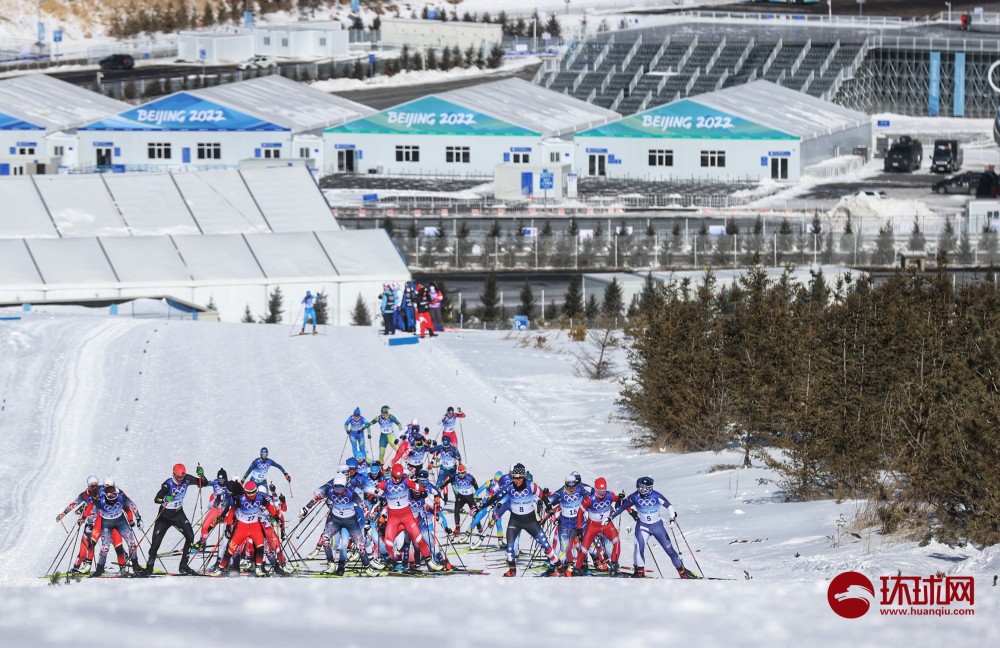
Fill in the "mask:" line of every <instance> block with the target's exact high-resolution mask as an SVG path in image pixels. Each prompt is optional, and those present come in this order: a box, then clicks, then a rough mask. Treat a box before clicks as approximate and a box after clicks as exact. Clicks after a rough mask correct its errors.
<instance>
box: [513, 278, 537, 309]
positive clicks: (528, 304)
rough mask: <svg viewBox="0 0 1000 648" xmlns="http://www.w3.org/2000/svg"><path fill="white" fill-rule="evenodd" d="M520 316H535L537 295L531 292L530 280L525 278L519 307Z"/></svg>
mask: <svg viewBox="0 0 1000 648" xmlns="http://www.w3.org/2000/svg"><path fill="white" fill-rule="evenodd" d="M517 314H518V315H527V316H528V317H534V316H535V293H534V292H533V291H532V290H531V284H530V283H528V278H527V277H525V278H524V285H523V286H521V303H520V305H518V307H517Z"/></svg>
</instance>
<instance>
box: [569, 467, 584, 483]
mask: <svg viewBox="0 0 1000 648" xmlns="http://www.w3.org/2000/svg"><path fill="white" fill-rule="evenodd" d="M570 474H571V475H573V485H574V486H579V485H580V484H582V483H583V478H582V477H580V473H578V472H576V471H575V470H574V471H573V472H571V473H570Z"/></svg>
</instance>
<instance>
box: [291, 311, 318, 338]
mask: <svg viewBox="0 0 1000 648" xmlns="http://www.w3.org/2000/svg"><path fill="white" fill-rule="evenodd" d="M303 308H305V306H303V305H302V304H299V311H298V312H297V313H296V314H295V319H293V320H292V328H291V330H289V331H288V335H294V334H295V325H296V324H298V323H299V315H301V314H302V309H303ZM313 323H314V324H315V322H313ZM305 328H306V321H305V320H302V330H305Z"/></svg>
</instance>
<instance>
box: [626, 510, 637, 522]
mask: <svg viewBox="0 0 1000 648" xmlns="http://www.w3.org/2000/svg"><path fill="white" fill-rule="evenodd" d="M628 514H629V515H631V516H632V519H633V520H635V521H636V522H638V521H639V514H638V513H637V512H635V511H633V510H632V509H629V510H628Z"/></svg>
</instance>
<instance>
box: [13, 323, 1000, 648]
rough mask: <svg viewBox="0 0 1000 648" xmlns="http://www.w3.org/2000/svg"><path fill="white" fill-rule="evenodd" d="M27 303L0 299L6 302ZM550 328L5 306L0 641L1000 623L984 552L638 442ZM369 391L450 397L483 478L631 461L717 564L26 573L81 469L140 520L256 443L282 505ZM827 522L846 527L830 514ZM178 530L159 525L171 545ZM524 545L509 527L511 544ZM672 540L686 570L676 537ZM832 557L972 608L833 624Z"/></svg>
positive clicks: (866, 636) (310, 483)
mask: <svg viewBox="0 0 1000 648" xmlns="http://www.w3.org/2000/svg"><path fill="white" fill-rule="evenodd" d="M20 314H21V313H20V312H19V311H16V312H15V311H13V310H12V309H11V310H6V311H4V310H2V309H0V317H2V316H4V315H8V316H9V315H20ZM546 335H547V339H546V341H545V343H544V344H543V348H536V339H535V338H534V337H531V338H529V339H526V340H524V342H525V343H521V342H520V341H519V339H518V338H514V337H512V336H510V335H507V334H505V333H502V332H501V333H484V332H473V331H467V332H459V333H457V332H448V333H446V334H444V335H442V336H441V337H440V338H438V339H435V340H427V341H422V342H421V343H420V344H418V345H415V346H404V347H392V348H390V347H388V346H387V345H386V343H385V341H384V339H383V338H381V337H380V336H378V335H376V334H375V330H374V329H367V328H365V329H361V328H340V329H332V328H331V329H330V330H329V331H328V334H327V335H320V336H315V337H297V336H296V337H289V335H288V327H287V326H265V325H240V324H209V323H196V322H177V321H172V322H166V321H162V320H158V321H150V320H129V319H113V318H108V317H105V316H103V315H91V314H87V313H86V312H85V311H84V310H83V309H50V310H49V311H48V312H34V313H31V314H25V319H22V320H20V321H2V320H0V430H2V432H3V433H2V434H0V483H2V484H4V486H5V488H6V491H7V492H6V494H5V495H6V496H5V497H4V498H3V499H2V500H0V609H3V614H2V615H0V633H2V634H0V636H3V641H2V642H0V643H2V645H5V646H7V645H9V646H34V645H61V644H65V645H73V646H97V645H109V644H108V640H109V637H115V638H116V639H117V640H120V641H121V642H129V643H137V644H139V645H143V646H146V647H149V648H153V647H157V646H172V647H173V646H176V645H177V643H178V642H179V641H194V640H199V641H206V640H207V641H208V642H211V643H214V644H220V641H221V642H222V643H221V645H235V643H236V642H241V641H244V640H247V641H250V640H252V641H253V642H254V645H291V646H313V645H315V646H329V645H348V646H355V645H357V646H362V645H363V646H372V645H376V644H378V645H392V644H391V643H387V642H393V641H395V640H404V641H407V642H408V643H413V644H414V645H445V646H452V645H454V646H458V645H463V646H464V645H470V644H471V645H476V646H493V645H508V644H510V643H512V642H515V643H518V644H524V645H563V646H565V645H570V646H574V647H578V646H596V645H602V646H653V645H660V646H662V645H670V644H673V643H674V642H677V641H685V642H690V643H691V644H692V645H697V646H715V645H726V646H743V645H767V646H783V645H791V644H793V643H795V644H801V645H809V646H813V645H850V644H860V645H891V644H890V642H893V643H899V642H909V643H912V644H913V645H935V644H939V643H941V642H943V641H948V642H949V643H950V644H952V645H956V646H973V645H977V646H986V645H997V642H998V641H1000V595H998V593H1000V589H998V588H997V587H995V586H993V579H994V574H997V573H1000V549H998V548H996V547H994V548H989V549H986V550H984V551H978V550H977V549H975V548H972V547H965V548H961V549H958V548H951V547H947V546H943V545H938V544H931V545H929V546H925V547H919V546H917V545H916V544H915V543H897V542H894V541H892V540H890V539H887V538H882V537H881V536H879V535H877V534H875V533H873V532H872V531H871V530H869V529H856V528H854V527H852V526H851V523H852V522H853V520H854V519H855V515H856V514H857V513H858V511H859V510H860V509H861V507H862V506H863V505H862V504H861V503H858V502H844V503H841V504H838V503H836V502H832V501H821V502H809V503H785V502H784V501H783V498H782V497H781V495H780V493H778V492H776V491H775V487H774V486H773V485H771V484H769V483H763V484H762V483H760V482H759V481H758V480H759V479H761V478H766V477H768V476H769V475H768V474H767V473H766V472H765V471H763V470H762V469H748V470H739V471H737V470H735V469H732V468H723V469H717V470H710V468H711V467H713V466H716V465H718V464H737V463H738V461H739V457H738V456H737V455H735V454H734V455H725V454H724V455H714V454H709V453H705V454H693V455H683V456H678V455H671V454H658V453H643V452H639V451H638V450H636V449H634V448H632V447H631V446H630V443H629V437H628V435H627V431H626V430H625V429H624V427H623V426H622V424H621V423H620V422H618V421H617V420H616V419H615V418H614V406H613V401H614V398H615V396H616V391H617V387H616V385H615V383H613V382H603V383H599V382H590V381H587V380H585V379H582V378H579V377H577V376H576V375H575V374H574V370H573V367H574V356H573V355H572V350H573V349H574V343H572V342H569V341H568V340H566V338H565V336H564V335H563V334H561V333H554V332H553V333H548V334H546ZM382 404H389V405H390V406H391V407H392V409H393V412H394V413H395V414H396V415H397V416H398V417H399V418H400V419H403V420H409V419H410V418H413V417H418V418H419V419H420V421H421V422H422V423H423V424H426V425H429V426H431V427H432V429H433V427H434V423H433V421H435V420H437V419H440V416H441V415H442V414H443V412H444V410H445V408H446V407H447V406H449V405H454V406H461V407H462V408H463V410H464V411H465V412H467V413H468V418H467V419H465V421H464V423H463V432H464V434H465V445H466V449H467V455H466V458H465V462H466V464H467V465H468V466H469V469H470V471H471V472H472V473H473V474H474V475H476V476H477V477H478V478H479V479H480V480H484V479H486V478H487V477H488V476H489V475H490V474H492V473H493V472H494V471H496V470H498V469H506V468H507V467H508V466H509V465H510V464H511V463H512V462H514V461H522V462H524V463H525V464H526V465H527V466H528V469H529V470H530V471H531V472H532V473H533V474H534V476H535V478H536V480H537V481H538V482H540V483H541V484H543V485H549V486H553V487H554V486H557V485H558V484H559V483H560V482H561V481H562V478H563V477H564V475H565V474H566V473H567V472H568V471H570V470H574V469H575V470H578V471H580V472H581V473H582V474H583V477H584V481H586V482H588V483H592V482H593V480H594V478H595V477H597V476H604V477H606V478H607V479H608V482H609V486H610V488H612V489H614V490H616V491H617V490H618V489H619V488H624V489H626V490H628V491H630V492H631V490H632V486H633V485H634V482H635V479H636V477H638V476H640V475H643V474H651V475H653V476H654V477H655V478H656V480H657V488H658V489H659V490H661V491H662V492H663V493H664V494H665V495H666V496H667V497H668V498H670V499H671V500H672V502H673V503H674V506H675V507H676V509H677V510H678V512H679V514H680V518H679V520H680V522H681V524H682V527H681V528H682V529H683V531H684V534H685V535H686V537H687V540H688V541H689V542H690V544H691V546H692V547H693V548H694V550H696V552H697V554H696V557H697V562H698V563H699V564H700V566H701V568H702V569H703V570H704V572H705V574H706V575H708V576H713V577H721V578H732V579H733V580H706V581H681V580H679V579H677V577H676V574H675V573H674V572H673V570H672V569H671V568H670V565H669V561H668V560H667V558H666V556H665V555H664V554H663V552H662V550H660V549H659V548H657V549H655V550H654V554H653V555H654V556H655V557H656V560H657V561H658V565H659V567H661V568H663V576H665V578H663V579H660V578H658V576H659V574H654V576H657V578H653V579H648V580H646V581H634V580H631V579H607V578H575V579H537V578H533V577H532V576H531V575H530V574H529V575H528V576H526V577H524V578H517V579H502V578H499V574H500V570H499V569H497V568H492V567H489V565H490V564H493V565H495V564H497V560H498V558H499V554H498V553H496V552H488V553H487V554H466V555H465V556H464V560H465V561H466V562H467V564H468V565H469V566H470V567H473V566H480V567H481V566H483V565H487V566H488V567H487V568H488V569H489V570H490V571H491V573H490V574H489V575H488V576H484V577H481V576H466V575H456V576H449V577H441V578H413V579H406V578H380V579H360V578H348V579H340V580H324V579H313V578H288V579H278V578H269V579H251V578H229V579H208V578H159V579H150V580H138V579H135V580H112V579H108V580H84V581H82V582H80V583H70V584H63V585H59V586H50V585H49V584H48V583H47V582H46V581H45V580H43V579H39V578H38V576H39V575H41V574H43V573H44V572H45V570H46V569H47V568H48V566H49V564H50V562H51V561H52V558H53V557H54V555H55V554H56V552H57V550H58V548H59V546H60V544H61V543H62V542H63V539H64V538H65V531H64V530H63V527H62V526H61V525H60V524H58V523H57V522H55V515H56V514H57V513H58V512H59V511H61V510H62V508H63V507H64V506H65V505H66V504H67V503H68V502H69V501H70V500H72V499H73V497H75V496H76V495H77V494H78V493H79V492H80V491H81V490H82V487H83V485H84V480H85V478H86V476H87V475H88V474H90V473H92V472H95V473H97V474H98V475H100V476H101V477H103V476H104V475H105V474H113V475H115V477H117V479H118V483H119V484H120V485H121V486H122V488H123V489H124V490H125V492H127V493H128V494H129V495H130V496H132V497H133V498H134V499H135V500H136V501H137V503H138V504H139V507H140V510H141V511H142V513H143V515H144V517H145V518H146V520H147V524H148V523H149V522H150V521H151V520H152V518H153V516H154V515H155V505H154V504H153V502H152V498H153V495H154V493H155V491H156V489H157V487H158V485H159V483H160V482H161V481H163V480H164V479H166V478H167V477H168V476H169V474H170V467H171V466H172V464H173V463H175V462H178V461H181V462H184V463H186V464H187V466H188V470H193V468H194V466H195V465H196V464H197V463H198V462H200V463H201V465H203V466H204V467H205V468H206V470H207V471H208V472H209V473H210V474H214V472H215V471H216V470H217V469H218V468H219V467H220V466H225V467H226V468H227V470H229V472H230V474H231V475H233V474H236V473H239V474H242V471H243V470H244V469H245V468H246V466H247V465H248V464H249V462H250V460H251V459H253V458H254V457H255V456H256V453H257V450H258V448H259V447H260V446H261V445H267V446H268V447H269V448H270V451H271V456H272V457H273V458H274V459H275V460H277V461H279V462H281V463H282V464H283V465H284V467H285V468H286V469H287V470H288V471H289V473H290V474H291V476H292V479H293V481H292V489H294V490H293V492H292V491H290V490H289V489H288V488H287V487H283V490H284V492H285V493H286V494H288V495H290V496H291V495H292V494H293V493H294V497H292V499H291V501H290V511H294V510H297V509H298V508H299V507H301V506H302V505H304V504H305V502H306V501H307V498H308V496H309V493H310V492H311V491H312V489H313V488H315V487H316V486H318V485H319V484H321V483H322V482H324V481H326V480H327V479H329V478H330V477H331V476H332V474H333V473H334V471H335V468H336V466H337V464H338V463H339V461H340V458H341V456H342V453H343V446H344V443H345V437H344V434H343V431H342V429H343V428H342V424H343V421H344V419H345V418H346V417H347V416H348V415H349V414H350V411H351V410H352V409H353V408H354V407H355V406H356V405H358V406H360V407H361V409H362V411H363V412H364V413H365V414H366V415H368V416H372V415H374V414H375V413H377V411H378V408H379V406H381V405H382ZM196 502H197V492H196V491H195V492H194V495H193V497H192V494H190V493H189V496H188V501H186V506H185V508H186V509H187V512H188V515H189V516H190V517H194V506H195V504H196ZM289 516H290V518H292V517H294V514H293V513H291V512H290V514H289ZM840 516H843V518H844V519H845V520H846V521H847V523H846V524H841V525H838V518H839V517H840ZM630 525H631V519H630V518H628V517H627V516H626V517H624V518H623V519H622V522H621V525H620V526H621V527H624V528H623V536H624V538H625V540H624V546H623V552H622V563H623V564H625V565H630V564H631V563H632V539H631V536H632V533H631V532H630V531H629V530H627V528H628V527H630ZM851 532H856V533H857V534H858V535H859V536H860V538H855V537H854V536H851V535H850V534H851ZM179 538H180V536H179V534H177V533H176V532H175V531H169V532H168V534H167V537H166V540H165V542H164V548H165V549H167V550H169V549H170V547H172V546H173V545H174V543H175V542H177V540H178V539H179ZM312 542H313V540H311V539H310V540H309V543H310V544H311V543H312ZM681 544H682V545H683V541H682V542H681ZM529 546H530V541H529V540H528V539H527V538H523V539H522V557H523V555H524V553H525V552H526V551H527V548H528V547H529ZM680 549H681V550H682V552H683V555H682V557H683V558H684V560H685V563H686V564H687V565H688V566H689V567H692V568H695V564H694V560H693V557H692V556H691V555H690V554H689V552H688V549H687V547H685V546H682V547H680ZM647 560H648V558H647ZM453 562H454V559H453ZM111 563H113V555H112V560H109V564H111ZM649 566H650V567H651V568H652V567H653V563H652V561H649ZM64 568H65V567H63V569H64ZM849 570H856V571H861V572H863V573H865V574H866V575H868V577H869V578H871V579H873V580H874V579H877V577H878V576H880V575H895V574H897V572H901V573H903V574H908V575H924V576H926V575H929V574H931V573H935V572H944V573H946V574H954V575H959V574H965V575H974V576H975V577H976V592H975V605H974V608H975V615H974V616H944V617H895V616H894V617H884V616H878V615H877V614H868V615H867V616H865V617H863V618H861V619H856V620H847V619H843V618H841V617H839V616H837V615H836V614H834V613H833V612H832V611H831V609H830V606H829V605H828V603H827V587H828V585H829V581H830V579H831V578H833V577H834V576H836V575H837V574H839V573H840V572H843V571H849ZM748 575H749V576H750V577H751V579H750V580H747V579H746V577H747V576H748ZM875 582H877V580H876V581H875ZM108 633H115V634H113V635H112V634H108ZM112 643H114V641H112Z"/></svg>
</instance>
